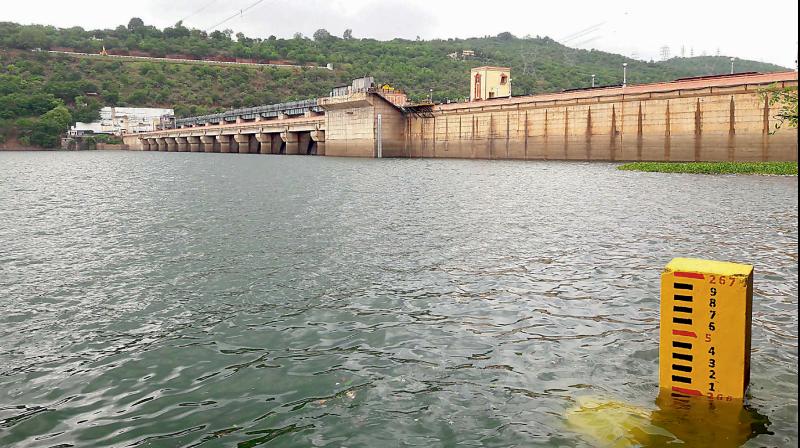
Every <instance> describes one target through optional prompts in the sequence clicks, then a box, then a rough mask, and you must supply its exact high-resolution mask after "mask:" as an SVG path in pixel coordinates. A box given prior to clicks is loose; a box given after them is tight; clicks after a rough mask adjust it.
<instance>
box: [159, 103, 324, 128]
mask: <svg viewBox="0 0 800 448" xmlns="http://www.w3.org/2000/svg"><path fill="white" fill-rule="evenodd" d="M308 111H311V112H322V111H323V109H322V108H321V107H320V106H319V105H317V100H316V99H311V100H302V101H291V102H288V103H280V104H270V105H267V106H256V107H247V108H242V109H233V110H228V111H225V112H220V113H217V114H210V115H199V116H196V117H186V118H177V119H175V126H176V127H180V126H197V125H204V124H208V123H212V124H218V123H235V122H236V119H237V118H242V119H245V120H255V119H256V118H257V117H259V116H261V118H277V117H278V116H279V115H280V114H284V115H303V114H304V113H306V112H308Z"/></svg>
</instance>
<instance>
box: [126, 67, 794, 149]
mask: <svg viewBox="0 0 800 448" xmlns="http://www.w3.org/2000/svg"><path fill="white" fill-rule="evenodd" d="M768 88H794V89H796V88H797V73H796V72H786V73H772V74H742V75H733V76H720V77H709V78H691V79H687V80H678V81H674V82H669V83H658V84H646V85H637V86H624V87H612V88H601V89H585V90H578V91H572V92H562V93H554V94H543V95H531V96H523V97H511V98H502V99H491V100H484V101H472V102H468V103H452V104H440V105H427V106H409V107H403V106H397V105H395V104H393V103H392V102H390V101H389V100H388V99H386V98H384V97H383V96H381V95H380V93H379V92H375V91H365V92H355V93H352V94H350V95H345V96H337V97H329V98H320V99H318V100H317V105H318V106H319V107H320V108H321V109H322V110H324V112H323V113H322V114H321V115H319V116H314V117H311V116H306V117H296V118H293V117H288V116H281V117H279V118H277V119H269V120H261V119H260V117H259V118H256V119H255V120H245V119H242V120H239V119H237V122H236V123H232V124H222V123H221V124H204V125H202V126H195V127H183V128H179V129H170V130H165V131H158V132H153V133H147V134H135V135H130V136H126V143H128V144H129V146H130V148H131V149H146V150H147V149H149V150H166V151H169V150H177V151H180V150H190V147H189V146H188V145H186V147H185V148H183V149H182V148H181V144H182V142H185V141H186V140H185V138H186V137H196V136H197V137H199V136H206V139H208V138H211V137H213V138H215V139H217V140H219V141H222V142H223V145H222V149H219V150H218V149H217V147H219V146H220V145H216V146H212V147H210V149H206V151H208V152H216V151H221V152H261V153H276V151H272V150H270V151H265V150H261V151H258V150H256V149H255V147H253V149H252V150H245V151H234V150H231V149H228V148H227V147H226V145H225V142H227V141H229V140H233V141H242V142H244V141H246V140H247V141H254V140H257V141H259V142H267V141H271V142H280V141H283V142H284V143H285V146H286V145H288V149H289V150H287V151H280V153H285V154H311V153H312V152H310V151H308V152H307V151H305V149H302V148H306V145H304V144H300V145H295V143H294V141H295V140H296V139H297V138H301V139H302V138H305V134H304V132H311V131H312V130H313V131H314V134H313V137H314V141H318V142H319V143H318V144H319V146H320V148H321V150H320V151H314V152H313V153H314V154H318V155H327V156H348V157H377V156H379V154H380V156H382V157H449V158H478V159H530V160H608V161H628V160H646V161H796V160H797V130H796V129H791V128H789V127H788V124H787V125H784V126H783V127H782V128H781V129H778V130H777V131H776V130H775V124H776V123H777V122H778V119H777V118H776V115H777V114H778V112H779V111H778V110H777V106H770V105H769V100H768V93H767V90H766V89H768ZM309 120H313V121H314V123H313V124H314V125H313V127H308V126H306V127H299V128H298V125H299V124H300V123H303V124H306V123H305V122H307V121H309ZM226 135H227V136H228V137H226ZM247 135H250V137H247ZM309 135H311V134H309ZM209 136H210V137H209ZM287 136H288V138H287ZM176 137H177V139H176ZM231 137H233V139H231ZM248 139H249V140H248ZM307 140H308V139H307ZM309 141H311V140H309ZM142 142H144V143H142ZM263 146H266V145H262V147H263ZM296 146H299V147H300V148H301V149H299V150H297V149H295V147H296Z"/></svg>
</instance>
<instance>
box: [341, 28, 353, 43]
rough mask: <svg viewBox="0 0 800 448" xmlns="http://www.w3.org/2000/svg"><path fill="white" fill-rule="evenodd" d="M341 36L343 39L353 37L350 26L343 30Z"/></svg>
mask: <svg viewBox="0 0 800 448" xmlns="http://www.w3.org/2000/svg"><path fill="white" fill-rule="evenodd" d="M342 38H343V39H347V40H350V39H352V38H353V30H351V29H350V28H348V29H346V30H344V34H342Z"/></svg>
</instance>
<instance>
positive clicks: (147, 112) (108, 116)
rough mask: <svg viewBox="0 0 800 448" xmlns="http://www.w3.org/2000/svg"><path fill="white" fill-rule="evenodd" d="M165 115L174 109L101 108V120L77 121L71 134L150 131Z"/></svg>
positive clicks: (117, 133)
mask: <svg viewBox="0 0 800 448" xmlns="http://www.w3.org/2000/svg"><path fill="white" fill-rule="evenodd" d="M164 115H169V116H173V115H175V111H174V110H173V109H161V108H151V107H110V106H106V107H104V108H102V109H100V121H96V122H93V123H81V122H78V123H75V126H73V127H72V128H70V135H81V134H86V133H94V134H116V135H120V134H123V133H126V134H127V133H134V132H149V131H154V130H155V129H156V125H158V124H159V123H160V122H161V117H162V116H164Z"/></svg>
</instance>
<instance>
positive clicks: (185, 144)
mask: <svg viewBox="0 0 800 448" xmlns="http://www.w3.org/2000/svg"><path fill="white" fill-rule="evenodd" d="M175 144H176V145H177V147H178V152H189V141H188V140H187V137H175Z"/></svg>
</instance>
